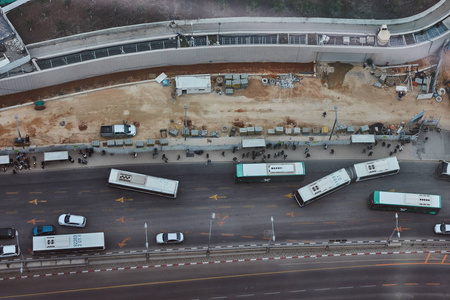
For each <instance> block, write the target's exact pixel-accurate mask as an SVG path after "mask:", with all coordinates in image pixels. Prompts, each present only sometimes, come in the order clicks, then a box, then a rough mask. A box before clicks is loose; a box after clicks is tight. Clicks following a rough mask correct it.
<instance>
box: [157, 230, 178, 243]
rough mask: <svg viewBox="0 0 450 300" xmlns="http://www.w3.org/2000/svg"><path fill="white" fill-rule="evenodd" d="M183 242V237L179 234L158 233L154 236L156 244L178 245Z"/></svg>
mask: <svg viewBox="0 0 450 300" xmlns="http://www.w3.org/2000/svg"><path fill="white" fill-rule="evenodd" d="M183 241H184V235H183V233H181V232H172V233H159V234H158V235H157V236H156V243H158V244H179V243H182V242H183Z"/></svg>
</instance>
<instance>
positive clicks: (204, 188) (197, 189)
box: [195, 187, 208, 191]
mask: <svg viewBox="0 0 450 300" xmlns="http://www.w3.org/2000/svg"><path fill="white" fill-rule="evenodd" d="M207 189H208V188H206V187H203V188H195V190H196V191H199V190H207Z"/></svg>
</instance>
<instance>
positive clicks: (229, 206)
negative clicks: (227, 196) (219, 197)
mask: <svg viewBox="0 0 450 300" xmlns="http://www.w3.org/2000/svg"><path fill="white" fill-rule="evenodd" d="M219 208H231V205H228V206H219Z"/></svg>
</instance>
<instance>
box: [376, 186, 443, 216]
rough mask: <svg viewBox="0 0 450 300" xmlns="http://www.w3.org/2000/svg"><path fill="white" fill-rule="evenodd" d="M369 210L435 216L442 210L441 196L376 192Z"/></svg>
mask: <svg viewBox="0 0 450 300" xmlns="http://www.w3.org/2000/svg"><path fill="white" fill-rule="evenodd" d="M369 208H370V209H373V210H390V211H399V212H415V213H423V214H431V215H435V214H437V213H438V212H439V211H440V210H441V196H440V195H428V194H412V193H397V192H381V191H374V192H373V193H372V194H371V195H370V199H369Z"/></svg>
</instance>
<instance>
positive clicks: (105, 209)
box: [102, 208, 114, 211]
mask: <svg viewBox="0 0 450 300" xmlns="http://www.w3.org/2000/svg"><path fill="white" fill-rule="evenodd" d="M102 211H114V209H112V208H102Z"/></svg>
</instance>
